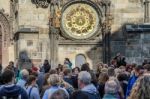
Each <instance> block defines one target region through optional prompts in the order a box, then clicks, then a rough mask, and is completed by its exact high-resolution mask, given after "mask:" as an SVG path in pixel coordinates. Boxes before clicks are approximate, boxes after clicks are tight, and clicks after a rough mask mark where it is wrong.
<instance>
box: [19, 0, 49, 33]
mask: <svg viewBox="0 0 150 99" xmlns="http://www.w3.org/2000/svg"><path fill="white" fill-rule="evenodd" d="M49 14H50V12H49V8H46V9H43V8H36V5H35V4H33V3H31V0H19V4H18V16H19V17H18V18H19V20H18V22H19V26H21V25H25V26H35V27H39V28H42V29H43V31H41V33H45V32H46V33H48V31H46V30H47V29H48V27H49V25H48V24H49V23H48V22H49ZM45 29H46V30H45Z"/></svg>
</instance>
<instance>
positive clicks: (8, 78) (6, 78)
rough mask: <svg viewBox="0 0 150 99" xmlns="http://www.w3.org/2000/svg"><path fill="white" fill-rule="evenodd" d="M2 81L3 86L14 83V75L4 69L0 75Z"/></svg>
mask: <svg viewBox="0 0 150 99" xmlns="http://www.w3.org/2000/svg"><path fill="white" fill-rule="evenodd" d="M2 81H3V83H4V84H7V83H12V84H13V83H14V81H15V74H14V72H13V71H12V70H9V69H6V70H5V71H4V72H3V73H2Z"/></svg>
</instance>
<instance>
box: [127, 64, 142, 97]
mask: <svg viewBox="0 0 150 99" xmlns="http://www.w3.org/2000/svg"><path fill="white" fill-rule="evenodd" d="M143 72H144V68H143V66H137V67H135V70H134V74H133V75H132V76H131V77H130V79H129V81H128V85H127V91H126V96H125V98H126V99H127V98H128V96H129V95H130V93H131V90H132V87H133V85H134V84H135V82H136V80H137V79H138V78H139V76H141V75H142V74H143Z"/></svg>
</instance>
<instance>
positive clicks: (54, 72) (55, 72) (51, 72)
mask: <svg viewBox="0 0 150 99" xmlns="http://www.w3.org/2000/svg"><path fill="white" fill-rule="evenodd" d="M49 73H50V75H51V74H57V71H56V70H55V69H51V70H50V71H49Z"/></svg>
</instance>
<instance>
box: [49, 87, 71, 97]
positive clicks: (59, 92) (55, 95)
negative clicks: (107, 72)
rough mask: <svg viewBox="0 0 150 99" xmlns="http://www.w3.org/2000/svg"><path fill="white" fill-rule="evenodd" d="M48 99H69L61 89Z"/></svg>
mask: <svg viewBox="0 0 150 99" xmlns="http://www.w3.org/2000/svg"><path fill="white" fill-rule="evenodd" d="M49 99H69V97H68V95H67V94H66V92H65V91H64V90H62V89H59V90H57V91H55V92H54V93H53V94H52V95H51V97H50V98H49Z"/></svg>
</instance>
